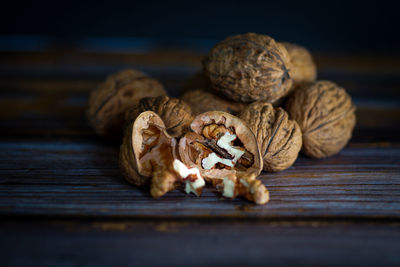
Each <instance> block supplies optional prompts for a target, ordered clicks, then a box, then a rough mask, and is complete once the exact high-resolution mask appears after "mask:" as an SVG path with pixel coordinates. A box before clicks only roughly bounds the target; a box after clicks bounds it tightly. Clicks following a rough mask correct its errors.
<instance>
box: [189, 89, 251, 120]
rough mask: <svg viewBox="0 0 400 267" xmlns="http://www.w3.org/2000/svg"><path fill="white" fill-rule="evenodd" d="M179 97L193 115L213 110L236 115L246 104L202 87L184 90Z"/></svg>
mask: <svg viewBox="0 0 400 267" xmlns="http://www.w3.org/2000/svg"><path fill="white" fill-rule="evenodd" d="M181 99H182V100H183V101H185V102H186V103H187V104H188V105H189V106H190V107H191V108H192V111H193V115H198V114H201V113H204V112H206V111H214V110H217V111H225V112H228V113H230V114H233V115H236V114H238V113H239V112H240V111H241V110H242V109H243V108H244V107H245V106H246V104H244V103H241V102H236V101H233V100H230V99H226V98H223V97H220V96H218V95H216V94H213V93H211V92H208V91H206V90H204V89H194V90H189V91H186V92H185V93H184V94H183V95H182V96H181Z"/></svg>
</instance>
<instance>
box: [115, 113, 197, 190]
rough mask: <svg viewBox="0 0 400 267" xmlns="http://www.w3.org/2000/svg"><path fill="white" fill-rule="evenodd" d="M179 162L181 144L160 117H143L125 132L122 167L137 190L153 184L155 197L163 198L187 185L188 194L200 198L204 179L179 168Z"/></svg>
mask: <svg viewBox="0 0 400 267" xmlns="http://www.w3.org/2000/svg"><path fill="white" fill-rule="evenodd" d="M176 161H178V163H179V162H180V161H179V157H178V153H177V141H176V139H175V138H173V137H171V136H169V135H168V133H167V131H166V127H165V124H164V123H163V121H162V120H161V118H160V117H159V116H158V115H157V114H156V113H154V112H152V111H145V112H143V113H140V114H139V116H138V117H137V118H136V120H134V121H133V122H132V123H130V124H129V125H128V126H127V127H126V128H125V134H124V138H123V142H122V145H121V148H120V159H119V166H120V170H121V173H122V175H123V176H124V178H125V179H126V180H127V181H128V182H130V183H132V184H134V185H136V186H144V185H149V184H150V193H151V195H152V196H153V197H161V196H163V195H164V194H165V193H167V192H168V191H171V190H173V189H175V188H176V187H177V186H178V185H180V184H186V188H187V189H186V192H187V193H190V192H194V193H195V194H196V195H200V194H201V190H202V187H203V186H204V180H203V178H202V177H200V176H197V175H195V174H194V173H190V172H188V170H186V169H187V168H186V167H185V166H183V168H186V169H185V170H183V171H182V166H181V165H179V166H178V167H179V168H177V167H176V166H177V164H176V163H177V162H176ZM182 165H183V164H182ZM197 179H201V181H198V180H197ZM196 182H197V183H196ZM198 182H201V183H198ZM193 185H194V187H193Z"/></svg>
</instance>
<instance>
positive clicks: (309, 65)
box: [280, 42, 317, 87]
mask: <svg viewBox="0 0 400 267" xmlns="http://www.w3.org/2000/svg"><path fill="white" fill-rule="evenodd" d="M280 44H281V45H283V46H284V47H285V48H286V50H287V51H288V53H289V57H290V63H289V74H290V77H291V78H292V80H293V87H296V86H298V85H300V84H302V83H308V82H313V81H315V79H316V78H317V67H316V65H315V63H314V60H313V58H312V56H311V53H310V52H309V51H308V50H307V49H306V48H304V47H302V46H300V45H296V44H292V43H288V42H281V43H280Z"/></svg>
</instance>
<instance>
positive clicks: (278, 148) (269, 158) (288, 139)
mask: <svg viewBox="0 0 400 267" xmlns="http://www.w3.org/2000/svg"><path fill="white" fill-rule="evenodd" d="M239 117H240V118H241V119H242V120H243V121H245V122H246V123H247V125H248V126H249V127H250V129H251V130H252V131H253V133H254V134H255V136H256V138H257V142H258V147H259V149H260V152H261V156H262V157H263V161H264V164H263V166H264V167H263V170H264V171H272V172H274V171H282V170H285V169H287V168H289V167H290V166H292V165H293V163H294V162H295V161H296V159H297V156H298V154H299V152H300V149H301V145H302V135H301V130H300V127H299V125H298V124H297V123H296V122H295V121H293V120H290V119H289V116H288V114H287V113H286V111H285V110H283V109H282V108H280V107H278V108H274V107H273V106H272V105H271V104H269V103H266V102H254V103H252V104H250V105H249V106H247V107H246V108H245V109H244V110H243V111H242V113H241V114H240V115H239Z"/></svg>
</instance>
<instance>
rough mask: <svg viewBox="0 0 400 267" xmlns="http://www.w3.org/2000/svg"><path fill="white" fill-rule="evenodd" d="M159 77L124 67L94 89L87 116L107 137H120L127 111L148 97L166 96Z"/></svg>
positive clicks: (96, 128)
mask: <svg viewBox="0 0 400 267" xmlns="http://www.w3.org/2000/svg"><path fill="white" fill-rule="evenodd" d="M165 94H166V92H165V90H164V88H163V86H162V85H161V83H160V82H158V81H157V80H155V79H152V78H150V77H148V76H147V75H146V74H144V73H143V72H141V71H137V70H124V71H121V72H118V73H116V74H113V75H110V76H108V77H107V79H106V81H105V82H104V83H103V84H101V85H100V86H99V87H98V88H97V89H96V90H93V91H92V92H91V95H90V97H89V103H88V110H87V117H88V120H89V123H90V125H91V126H92V127H93V129H94V130H95V132H96V133H97V134H98V135H100V136H104V137H117V136H118V137H120V136H121V133H122V128H123V123H124V114H125V111H126V110H127V109H128V108H130V107H132V106H133V105H134V104H136V103H137V102H138V101H139V100H140V99H141V98H143V97H146V96H159V95H165Z"/></svg>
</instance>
